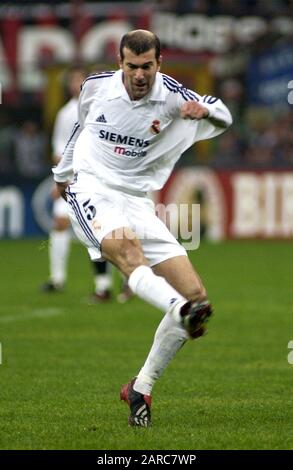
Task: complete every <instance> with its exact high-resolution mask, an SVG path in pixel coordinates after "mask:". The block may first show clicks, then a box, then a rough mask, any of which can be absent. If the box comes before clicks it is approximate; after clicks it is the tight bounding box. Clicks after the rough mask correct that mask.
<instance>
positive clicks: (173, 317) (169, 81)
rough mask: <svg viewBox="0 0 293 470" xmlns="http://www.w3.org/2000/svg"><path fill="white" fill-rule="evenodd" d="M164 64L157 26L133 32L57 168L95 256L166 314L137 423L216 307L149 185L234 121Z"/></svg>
mask: <svg viewBox="0 0 293 470" xmlns="http://www.w3.org/2000/svg"><path fill="white" fill-rule="evenodd" d="M161 62H162V57H161V54H160V41H159V39H158V37H157V36H155V35H154V34H153V33H152V32H150V31H145V30H135V31H131V32H129V33H127V34H126V35H124V36H123V37H122V40H121V43H120V54H119V64H120V70H118V71H116V72H104V73H101V74H98V75H92V76H91V77H89V78H87V79H86V80H85V82H84V83H83V86H82V92H81V95H80V100H79V122H78V123H77V124H76V126H75V127H74V131H73V133H72V136H71V140H70V142H69V144H68V146H67V149H66V151H65V154H64V157H63V158H62V160H61V162H60V163H59V165H58V166H57V167H56V168H55V169H53V172H54V178H55V181H56V182H57V185H58V187H59V190H60V193H61V194H63V196H64V197H65V198H66V199H67V201H68V204H69V206H70V218H71V220H72V223H73V227H74V229H75V231H76V233H77V235H78V237H79V238H80V240H82V241H83V242H84V244H85V245H86V246H87V247H88V251H89V253H90V256H91V257H92V259H98V258H100V257H101V256H103V257H104V258H105V259H107V260H109V261H111V262H112V263H113V264H114V265H116V266H117V267H118V268H119V270H120V271H121V272H122V273H123V274H124V275H125V276H126V277H127V278H128V283H129V286H130V288H131V290H132V291H133V292H134V293H135V294H137V295H138V296H139V297H141V298H142V299H144V300H145V301H147V302H149V303H150V304H152V305H154V306H156V307H157V308H159V309H161V310H162V311H163V312H165V315H164V317H163V319H162V321H161V323H160V324H159V326H158V329H157V331H156V334H155V337H154V342H153V345H152V347H151V350H150V352H149V355H148V357H147V359H146V361H145V363H144V365H143V367H142V368H141V370H140V371H139V373H138V374H137V376H136V377H135V378H134V379H132V380H131V381H130V382H129V383H128V384H126V385H124V386H123V387H122V388H121V391H120V397H121V399H122V400H124V401H125V402H126V403H127V404H128V405H129V407H130V417H129V423H130V424H131V425H134V426H148V425H149V424H150V423H151V412H150V407H151V391H152V388H153V385H154V383H155V381H156V380H157V379H158V378H159V377H160V376H161V374H162V373H163V371H164V370H165V368H166V367H167V365H168V364H169V362H170V361H171V359H172V358H173V357H174V355H175V354H176V352H177V351H178V350H179V349H180V348H181V347H182V345H183V344H184V343H185V342H186V341H187V340H188V339H191V338H197V337H199V336H201V335H202V334H203V333H204V331H205V329H206V322H207V320H208V319H209V317H210V315H211V313H212V309H211V305H210V303H209V301H208V299H207V294H206V290H205V288H204V286H203V283H202V281H201V279H200V277H199V275H198V274H197V272H196V271H195V270H194V268H193V266H192V265H191V263H190V261H189V259H188V257H187V253H186V250H185V249H184V248H183V247H182V246H181V245H180V244H179V243H178V242H177V240H176V239H175V238H174V237H173V236H172V235H171V233H170V232H169V230H168V229H167V227H166V226H165V225H164V224H163V223H162V222H161V221H160V220H159V219H158V218H157V217H156V215H155V211H154V205H153V203H152V201H151V200H150V199H149V198H148V197H147V191H152V190H157V189H160V188H161V187H162V186H163V185H164V183H165V182H166V180H167V178H168V177H169V175H170V173H171V172H172V169H173V166H174V164H175V162H176V161H177V160H178V158H179V157H180V155H181V154H182V153H183V152H184V151H185V150H186V149H187V148H188V147H190V146H191V145H192V144H193V143H194V142H196V141H198V140H201V139H208V138H211V137H214V136H216V135H219V134H221V133H222V132H223V131H224V130H225V129H227V128H228V127H229V126H230V125H231V123H232V117H231V114H230V112H229V111H228V109H227V107H226V106H225V105H224V104H223V103H222V101H221V100H220V99H217V98H214V97H211V96H206V95H204V96H200V95H198V94H197V93H196V92H194V91H191V90H189V89H186V88H184V86H182V85H181V84H179V83H178V82H177V81H176V80H174V79H173V78H171V77H169V76H167V75H164V74H162V73H161V72H160V65H161ZM73 149H74V152H73ZM72 170H73V171H74V172H75V177H74V180H73V182H72V183H71V184H68V181H70V175H71V172H72Z"/></svg>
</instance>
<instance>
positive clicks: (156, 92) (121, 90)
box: [107, 70, 166, 105]
mask: <svg viewBox="0 0 293 470" xmlns="http://www.w3.org/2000/svg"><path fill="white" fill-rule="evenodd" d="M116 98H122V99H124V100H125V101H128V102H131V100H130V98H129V95H128V93H127V91H126V88H125V86H124V85H123V81H122V70H117V72H115V73H114V75H113V77H112V78H111V84H110V87H109V89H108V93H107V99H108V100H109V101H110V100H114V99H116ZM151 101H166V88H165V87H164V84H163V77H162V75H161V73H160V72H157V74H156V79H155V82H154V85H153V87H152V89H151V92H150V93H149V94H148V95H146V96H145V97H144V98H142V99H141V100H139V101H138V102H137V105H139V104H144V103H148V102H151Z"/></svg>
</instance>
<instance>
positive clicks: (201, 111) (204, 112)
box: [180, 101, 209, 119]
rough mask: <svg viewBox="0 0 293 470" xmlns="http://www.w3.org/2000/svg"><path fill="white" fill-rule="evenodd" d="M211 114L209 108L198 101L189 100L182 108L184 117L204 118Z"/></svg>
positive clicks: (181, 113)
mask: <svg viewBox="0 0 293 470" xmlns="http://www.w3.org/2000/svg"><path fill="white" fill-rule="evenodd" d="M208 115H209V110H208V109H207V108H206V107H205V106H203V105H202V104H200V103H198V102H197V101H187V102H186V103H184V104H183V105H182V107H181V110H180V116H181V117H182V118H183V119H204V118H207V117H208Z"/></svg>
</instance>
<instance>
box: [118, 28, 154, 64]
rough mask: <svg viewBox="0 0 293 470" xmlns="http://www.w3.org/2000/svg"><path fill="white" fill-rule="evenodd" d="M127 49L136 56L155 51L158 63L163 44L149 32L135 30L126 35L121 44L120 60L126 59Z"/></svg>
mask: <svg viewBox="0 0 293 470" xmlns="http://www.w3.org/2000/svg"><path fill="white" fill-rule="evenodd" d="M125 47H126V48H127V49H129V50H130V51H131V52H133V53H134V54H136V55H140V54H143V53H144V52H148V51H150V50H151V49H155V57H156V59H157V61H158V60H159V58H160V55H161V44H160V40H159V38H158V37H157V36H156V35H155V34H154V33H152V32H151V31H147V30H146V29H135V30H133V31H129V33H127V34H124V36H123V37H122V39H121V42H120V58H121V60H122V61H123V58H124V53H123V49H124V48H125Z"/></svg>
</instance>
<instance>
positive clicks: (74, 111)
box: [52, 98, 78, 158]
mask: <svg viewBox="0 0 293 470" xmlns="http://www.w3.org/2000/svg"><path fill="white" fill-rule="evenodd" d="M77 120H78V98H71V100H69V101H68V102H67V103H66V104H65V105H64V106H63V107H62V108H61V109H60V110H59V111H58V113H57V115H56V119H55V123H54V129H53V135H52V147H53V155H54V157H55V158H56V157H57V158H58V157H59V158H61V156H62V153H63V151H64V149H65V146H66V144H67V142H68V139H69V138H70V136H71V132H72V129H73V126H74V124H75V123H76V122H77Z"/></svg>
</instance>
